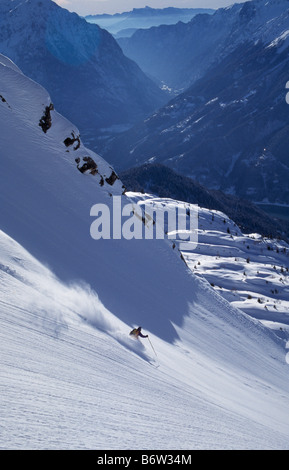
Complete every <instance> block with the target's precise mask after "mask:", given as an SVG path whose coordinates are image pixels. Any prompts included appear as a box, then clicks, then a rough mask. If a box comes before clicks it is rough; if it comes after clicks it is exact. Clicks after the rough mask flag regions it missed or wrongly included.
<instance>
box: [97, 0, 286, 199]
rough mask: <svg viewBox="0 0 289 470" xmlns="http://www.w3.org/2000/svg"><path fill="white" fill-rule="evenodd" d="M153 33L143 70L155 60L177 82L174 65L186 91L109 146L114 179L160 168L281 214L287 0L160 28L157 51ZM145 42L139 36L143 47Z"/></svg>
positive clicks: (255, 4)
mask: <svg viewBox="0 0 289 470" xmlns="http://www.w3.org/2000/svg"><path fill="white" fill-rule="evenodd" d="M163 28H164V27H160V28H154V29H153V34H155V35H156V37H157V32H159V36H158V38H159V41H158V42H157V43H156V37H155V40H154V43H155V44H158V47H157V46H155V54H154V53H153V51H152V50H151V52H150V54H151V57H152V59H151V63H152V64H153V63H154V61H155V58H156V56H157V55H159V56H160V55H161V54H162V53H161V51H164V54H163V62H164V63H165V64H166V67H167V69H168V68H171V69H174V70H175V73H176V75H178V76H180V72H181V65H180V61H182V64H183V65H182V70H186V72H187V77H188V78H190V79H191V81H192V82H193V84H192V85H191V86H190V87H189V88H187V89H186V90H185V91H184V92H183V93H181V94H179V95H178V96H176V97H175V98H174V99H173V100H172V101H170V102H169V103H168V104H166V105H165V106H164V107H163V108H161V109H160V110H158V111H157V112H155V113H154V114H152V115H151V117H150V118H148V119H146V120H145V121H144V122H143V123H140V124H139V125H137V126H135V127H134V128H133V129H131V130H130V131H128V132H127V133H124V134H123V135H122V136H120V137H119V138H118V139H117V140H115V141H113V142H111V143H110V146H108V147H107V148H106V149H105V151H103V152H102V153H103V154H104V155H105V158H106V159H108V160H109V161H111V162H112V163H113V164H114V165H116V167H117V168H118V169H119V170H124V169H128V168H130V167H133V166H138V165H141V164H143V163H146V162H154V163H162V164H165V165H167V166H169V167H170V168H173V169H174V170H176V171H178V173H181V174H183V175H186V176H190V177H192V178H194V179H196V180H197V181H198V182H200V183H201V184H203V185H205V186H206V187H209V188H211V189H219V190H222V191H224V192H226V193H230V194H233V195H236V196H238V197H242V198H246V199H250V200H252V201H255V202H261V201H268V202H271V203H285V204H289V159H288V148H289V106H288V104H287V103H286V101H285V96H286V89H285V87H286V83H287V81H288V80H289V34H288V31H289V2H288V0H274V1H273V0H271V1H266V0H255V1H250V2H246V3H244V4H236V5H234V6H232V7H231V8H226V9H220V10H218V11H217V12H216V13H215V14H214V15H211V16H209V15H199V16H197V17H196V18H194V19H193V20H192V21H191V22H190V23H189V24H188V25H182V24H178V25H176V26H169V27H165V28H166V35H165V37H166V39H164V42H163V41H162V34H163V32H164V30H163ZM168 28H169V29H168ZM186 28H187V30H188V31H189V30H190V35H189V34H188V35H187V36H186V41H187V44H188V45H190V47H189V48H188V47H187V49H186V48H185V47H183V46H184V42H183V41H185V39H184V37H183V36H182V32H183V31H184V29H186ZM169 32H171V34H169ZM150 34H152V30H150V31H142V32H141V33H140V35H143V36H142V37H143V38H144V37H147V41H148V44H149V37H150ZM140 35H139V34H138V33H136V34H135V35H134V36H133V37H132V38H131V39H132V40H133V39H134V38H135V39H136V38H140ZM182 38H183V39H182ZM168 42H170V44H171V48H169V47H168ZM141 44H145V41H144V42H138V47H139V48H140V50H141ZM144 47H145V46H144ZM182 51H185V52H184V54H185V55H186V59H184V57H182ZM189 51H191V61H189V58H188V57H189ZM144 54H145V52H144ZM177 54H179V57H180V58H179V61H178V60H177V59H176V60H175V57H176V56H177ZM160 62H161V58H160ZM186 64H187V68H186ZM190 70H191V72H190ZM193 71H194V72H193ZM151 73H152V70H151ZM164 76H167V77H169V73H167V75H166V74H164ZM184 77H185V73H184ZM197 78H198V79H197ZM176 83H177V82H175V84H176ZM178 84H179V85H181V83H180V82H178Z"/></svg>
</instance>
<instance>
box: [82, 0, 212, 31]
mask: <svg viewBox="0 0 289 470" xmlns="http://www.w3.org/2000/svg"><path fill="white" fill-rule="evenodd" d="M214 11H215V10H213V9H211V8H173V7H169V8H151V7H148V6H146V7H145V8H134V9H133V10H132V11H127V12H123V13H116V14H114V15H107V14H103V15H88V16H86V17H85V19H86V20H87V21H88V22H90V23H96V24H98V26H100V27H101V28H104V29H106V30H107V31H109V32H110V33H111V34H114V35H115V36H116V37H127V36H131V35H132V34H133V33H134V32H135V31H136V30H137V29H140V28H143V29H147V28H151V27H152V26H160V25H162V24H175V23H177V22H178V21H182V22H185V23H187V22H189V21H190V20H191V19H192V18H193V17H194V16H196V15H198V14H199V13H209V14H211V13H213V12H214Z"/></svg>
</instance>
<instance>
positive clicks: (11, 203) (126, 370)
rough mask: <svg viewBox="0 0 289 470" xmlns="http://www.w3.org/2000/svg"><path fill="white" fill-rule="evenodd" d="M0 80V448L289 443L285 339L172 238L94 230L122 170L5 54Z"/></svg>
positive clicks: (115, 190) (274, 445)
mask: <svg viewBox="0 0 289 470" xmlns="http://www.w3.org/2000/svg"><path fill="white" fill-rule="evenodd" d="M0 90H1V100H0V121H1V130H2V134H1V163H2V165H1V173H0V187H1V193H0V198H1V201H0V202H1V204H0V208H1V209H0V211H1V217H0V220H1V232H0V246H1V247H0V283H1V295H0V322H1V328H0V335H1V342H0V344H1V365H0V374H1V381H0V386H1V401H0V407H1V433H0V447H1V448H2V449H11V448H17V449H20V448H34V449H36V448H37V449H44V448H49V449H52V448H73V449H84V448H85V449H93V448H98V449H101V448H102V449H123V448H125V449H200V448H218V449H221V448H228V449H229V448H230V449H231V448H274V449H277V448H288V433H289V425H288V412H287V410H288V405H289V395H288V375H287V374H288V364H287V363H286V359H285V358H286V348H285V343H284V341H283V340H281V339H280V338H279V337H278V336H276V335H275V334H274V333H273V332H272V331H271V330H269V329H268V328H265V327H264V326H263V325H262V324H261V323H259V322H257V321H256V320H253V319H251V318H250V317H248V316H247V315H245V314H244V313H242V312H241V311H240V310H238V309H236V308H234V307H233V306H232V305H230V303H229V302H228V301H227V300H225V299H224V298H222V297H221V296H220V295H219V294H218V293H216V292H215V291H214V290H213V288H212V287H211V286H210V284H209V283H208V282H207V281H206V280H205V279H203V278H199V277H197V276H195V275H194V274H193V273H192V272H191V270H190V269H188V268H187V266H186V264H185V263H184V262H183V261H182V259H181V258H180V254H179V253H178V251H177V250H176V249H172V246H171V244H170V243H168V242H166V241H164V240H157V241H156V240H131V241H129V240H124V239H120V240H99V241H95V240H93V239H92V238H91V237H90V225H91V217H90V209H91V206H92V205H93V204H95V203H102V204H106V205H107V206H108V207H109V208H112V204H113V198H112V195H121V194H122V191H123V188H122V184H121V182H120V181H119V180H118V179H116V180H115V178H110V177H111V175H112V171H113V170H112V169H111V168H110V167H109V165H107V163H106V162H105V161H103V160H102V159H101V158H100V157H99V156H98V155H96V154H94V153H93V152H90V151H89V150H87V149H86V148H85V147H84V146H83V144H82V143H81V141H78V139H77V136H78V130H77V128H75V126H74V125H72V124H71V123H70V122H69V121H67V120H66V119H64V118H62V117H61V116H60V115H59V114H58V113H57V112H56V111H55V110H52V109H51V106H50V103H51V101H50V97H49V95H48V94H47V92H46V91H45V90H44V89H43V88H42V87H40V86H39V85H38V84H36V83H35V82H33V81H31V80H30V79H28V78H26V77H25V76H24V75H23V74H22V73H21V72H20V71H19V70H18V69H17V68H16V67H15V66H14V65H13V64H11V63H10V61H9V60H8V59H7V58H5V57H2V56H1V60H0ZM40 123H41V125H39V124H40ZM72 136H74V138H73V139H72ZM68 138H70V139H72V140H73V142H72V141H71V140H67V139H68ZM64 142H66V144H65V143H64ZM69 144H71V145H69ZM88 157H89V158H90V159H91V160H89V159H88ZM75 159H77V162H76V161H75ZM92 161H93V162H94V165H93V164H92ZM85 163H86V164H88V163H90V169H89V170H88V171H86V172H83V170H84V168H83V165H84V164H85ZM95 165H97V167H96V166H95ZM79 169H81V170H82V171H79ZM113 180H114V184H113V185H112V184H111V183H112V181H113ZM120 197H121V198H122V200H123V202H127V201H128V200H130V199H128V198H127V197H126V196H124V195H122V196H120ZM135 324H141V326H142V327H143V329H144V332H148V333H149V335H150V336H149V337H150V340H151V344H152V345H153V347H154V349H152V347H151V345H150V343H149V342H148V340H143V344H141V343H135V342H134V341H133V340H131V339H130V338H129V335H128V333H129V331H130V329H131V327H132V326H134V325H135ZM154 351H155V352H156V354H155V352H154Z"/></svg>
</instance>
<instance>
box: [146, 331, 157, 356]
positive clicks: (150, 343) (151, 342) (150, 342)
mask: <svg viewBox="0 0 289 470" xmlns="http://www.w3.org/2000/svg"><path fill="white" fill-rule="evenodd" d="M148 340H149V342H150V345H151V347H152V350H153V352H154V353H155V355H156V357H158V355H157V353H156V352H155V348H154V347H153V345H152V342H151V340H150V339H149V336H148Z"/></svg>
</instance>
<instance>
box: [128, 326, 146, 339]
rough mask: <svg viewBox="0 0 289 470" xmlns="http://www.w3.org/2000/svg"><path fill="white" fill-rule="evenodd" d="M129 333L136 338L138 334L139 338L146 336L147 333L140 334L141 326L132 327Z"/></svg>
mask: <svg viewBox="0 0 289 470" xmlns="http://www.w3.org/2000/svg"><path fill="white" fill-rule="evenodd" d="M130 335H131V336H136V338H138V337H139V336H140V337H141V338H148V335H143V334H142V332H141V326H139V327H138V328H134V329H133V330H131V332H130Z"/></svg>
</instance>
